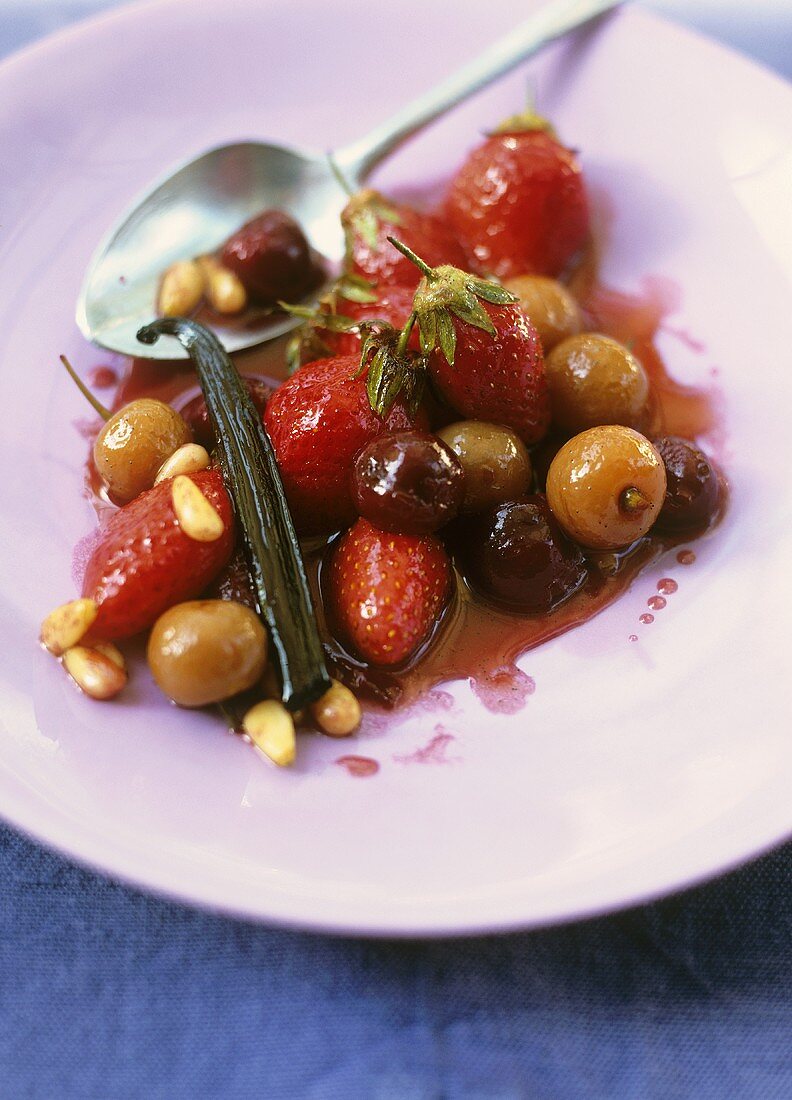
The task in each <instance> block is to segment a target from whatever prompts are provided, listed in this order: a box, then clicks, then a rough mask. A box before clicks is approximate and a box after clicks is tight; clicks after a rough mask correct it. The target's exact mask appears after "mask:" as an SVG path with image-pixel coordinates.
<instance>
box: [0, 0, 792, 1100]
mask: <svg viewBox="0 0 792 1100" xmlns="http://www.w3.org/2000/svg"><path fill="white" fill-rule="evenodd" d="M113 2H117V0H0V56H1V55H2V54H3V53H6V52H9V51H10V50H11V49H12V48H15V47H17V46H19V45H22V44H24V42H25V41H27V40H30V39H33V38H35V37H38V36H39V35H40V34H42V33H44V32H45V31H48V30H52V29H56V28H57V27H59V26H61V25H63V24H65V23H68V22H70V21H71V20H73V19H74V18H76V17H77V16H79V15H81V14H88V13H92V12H94V11H97V10H100V9H101V8H104V7H109V6H111V4H112V3H113ZM655 6H658V7H661V8H662V7H663V5H661V4H658V5H655ZM696 7H697V6H696V4H693V3H691V4H690V5H689V8H690V9H691V19H694V17H695V14H696V12H695V10H693V9H696ZM698 7H699V8H701V10H702V11H703V5H701V4H699V5H698ZM686 10H687V9H686ZM708 10H709V9H708ZM751 18H752V16H751V12H748V13H747V15H746V17H745V19H746V22H745V28H744V29H748V30H750V26H751ZM710 29H713V28H710ZM779 41H780V39H779V38H778V36H777V35H776V36H773V35H765V36H764V37H763V38H762V41H761V42H760V43H759V46H760V47H761V49H762V50H765V51H768V50H770V49H771V47H772V45H773V42H775V43H776V45H778V43H779ZM737 44H738V45H740V44H741V42H740V41H739V40H738V41H737ZM748 44H749V43H747V42H746V45H748ZM760 55H761V51H760ZM779 58H782V59H783V60H784V62H785V63H787V64H788V62H789V52H788V51H787V52H786V53H784V54H779ZM765 59H766V60H768V61H769V62H770V63H772V62H773V60H774V58H773V57H771V56H770V54H769V53H766V55H765ZM787 72H788V73H789V75H792V71H790V70H789V69H787ZM790 887H792V846H790V847H787V848H786V849H783V850H781V851H779V852H777V853H775V854H774V855H771V856H768V857H766V858H765V859H763V860H761V861H759V862H757V863H755V864H753V865H752V866H749V867H746V868H744V869H743V870H741V871H738V872H736V873H734V874H732V875H730V876H728V877H726V878H724V879H721V880H720V881H718V882H715V883H713V884H711V885H709V886H706V887H703V888H700V889H698V890H694V891H691V892H689V893H687V894H685V895H682V896H680V897H677V898H673V899H670V900H667V901H664V902H661V903H659V904H656V905H651V906H647V907H645V908H642V909H638V910H634V911H632V912H628V913H623V914H620V915H617V916H613V917H609V918H603V919H600V920H596V921H590V922H588V923H585V924H579V925H574V926H570V927H567V928H561V929H555V930H550V931H545V932H535V933H530V934H524V935H514V936H504V937H499V938H496V937H490V938H480V939H473V940H458V941H448V942H443V943H387V942H382V941H356V940H351V939H337V940H336V939H329V938H324V937H319V936H306V935H301V934H298V933H293V932H284V931H273V930H271V929H266V928H259V927H255V926H253V925H248V924H244V923H241V922H236V921H231V920H227V919H224V918H220V917H214V916H209V915H206V914H203V913H198V912H193V911H191V910H188V909H184V908H182V907H181V906H178V905H172V904H168V903H166V902H163V901H159V900H154V899H151V898H147V897H144V896H142V895H140V894H138V893H135V892H133V891H131V890H127V889H125V888H123V887H121V886H118V885H115V884H113V883H111V882H108V881H106V880H104V879H100V878H98V877H97V876H95V875H93V874H91V873H89V872H86V871H83V870H81V869H78V868H76V867H74V866H72V865H71V864H69V863H67V862H66V861H64V860H62V859H60V858H59V857H57V856H54V855H51V854H49V853H47V852H44V851H42V850H41V849H39V848H37V847H36V846H35V845H33V844H31V843H30V842H28V841H27V840H25V839H23V838H21V837H19V836H18V835H16V834H15V833H13V832H11V831H10V830H7V829H2V828H0V1020H1V1021H2V1027H0V1098H2V1100H16V1098H22V1097H31V1098H34V1100H37V1098H42V1100H72V1098H74V1100H94V1098H96V1100H126V1098H130V1100H132V1098H134V1100H137V1098H145V1100H157V1098H160V1097H162V1098H165V1097H167V1098H168V1100H180V1098H181V1097H185V1098H189V1100H201V1098H203V1097H207V1098H212V1100H214V1098H222V1100H235V1098H236V1097H240V1098H241V1097H244V1098H248V1097H251V1096H261V1097H266V1098H268V1100H269V1098H275V1100H288V1098H291V1097H295V1098H299V1100H303V1098H305V1100H314V1098H316V1100H325V1098H327V1100H334V1098H336V1097H338V1098H342V1097H343V1098H345V1100H347V1098H351V1100H355V1098H357V1097H365V1098H369V1097H371V1098H374V1100H391V1098H393V1100H413V1098H415V1100H442V1098H445V1097H449V1098H452V1100H457V1098H459V1100H467V1098H471V1100H511V1098H522V1097H527V1098H533V1097H536V1098H539V1100H580V1098H586V1100H600V1098H603V1100H605V1098H607V1100H655V1098H657V1100H726V1098H728V1100H789V1098H790V1097H792V1055H791V1054H790V1047H791V1045H792V1044H791V1042H790V1040H792V889H790Z"/></svg>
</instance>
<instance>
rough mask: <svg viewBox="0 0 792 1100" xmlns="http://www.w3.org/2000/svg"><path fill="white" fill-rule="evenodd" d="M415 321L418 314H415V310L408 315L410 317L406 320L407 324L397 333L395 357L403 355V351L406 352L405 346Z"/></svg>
mask: <svg viewBox="0 0 792 1100" xmlns="http://www.w3.org/2000/svg"><path fill="white" fill-rule="evenodd" d="M417 319H418V314H417V313H416V312H415V310H413V311H412V313H411V314H410V316H409V317H408V318H407V324H406V325H405V326H404V328H403V329H402V330H401V332H400V333H399V342H398V344H397V345H396V354H397V355H404V353H405V351H407V345H408V343H409V342H410V336H411V334H412V330H413V325H414V324H415V322H416V320H417Z"/></svg>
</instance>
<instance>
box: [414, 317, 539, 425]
mask: <svg viewBox="0 0 792 1100" xmlns="http://www.w3.org/2000/svg"><path fill="white" fill-rule="evenodd" d="M482 306H483V308H484V309H485V310H486V312H487V314H488V315H489V318H490V320H491V321H492V323H493V325H494V327H495V336H492V335H490V333H488V332H486V331H485V330H484V329H480V328H476V327H475V326H473V325H470V324H468V323H466V322H465V321H460V320H459V319H458V318H457V317H454V318H453V321H452V323H453V325H454V328H455V330H456V335H457V344H456V354H455V356H454V365H453V366H451V364H450V363H449V362H448V361H447V359H446V357H445V356H444V355H443V352H442V351H441V349H440V348H439V347H436V348H435V349H434V350H433V351H432V353H431V355H430V357H429V374H430V377H431V379H432V382H433V384H434V386H435V388H436V389H437V392H438V393H439V395H440V396H441V397H442V398H443V400H444V401H446V402H447V403H448V404H449V405H450V406H451V407H452V408H453V409H455V410H456V411H457V412H458V413H460V414H461V415H462V416H464V417H466V418H469V419H471V420H487V421H490V422H493V423H495V424H504V425H506V427H508V428H513V429H514V431H515V432H516V433H517V434H518V435H519V437H520V439H522V441H523V442H524V443H527V444H528V445H530V444H532V443H537V442H538V441H539V440H540V439H541V438H542V437H543V436H544V435H545V433H546V432H547V428H548V425H549V423H550V400H549V396H548V392H547V380H546V378H545V369H544V359H543V355H542V345H541V344H540V343H539V337H538V335H537V333H536V329H535V328H534V327H533V325H532V324H531V323H530V321H529V320H528V318H527V317H526V316H525V314H524V313H523V311H522V310H521V309H520V308H519V307H518V306H514V305H505V306H497V305H492V304H490V303H489V302H483V303H482Z"/></svg>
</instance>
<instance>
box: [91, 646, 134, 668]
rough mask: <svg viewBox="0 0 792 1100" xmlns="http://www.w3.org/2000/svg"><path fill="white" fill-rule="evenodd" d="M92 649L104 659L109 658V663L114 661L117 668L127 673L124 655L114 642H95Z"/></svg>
mask: <svg viewBox="0 0 792 1100" xmlns="http://www.w3.org/2000/svg"><path fill="white" fill-rule="evenodd" d="M91 649H95V650H96V651H97V652H98V653H101V654H102V656H103V657H107V659H108V661H112V662H113V664H114V665H115V666H116V667H117V668H120V669H121V670H122V671H123V672H126V661H125V659H124V654H123V653H122V652H121V650H120V649H119V648H118V646H114V645H113V643H112V642H94V644H93V645H92V646H91Z"/></svg>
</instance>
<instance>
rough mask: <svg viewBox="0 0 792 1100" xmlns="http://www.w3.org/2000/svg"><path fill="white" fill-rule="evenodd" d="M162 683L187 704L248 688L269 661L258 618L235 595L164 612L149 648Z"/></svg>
mask: <svg viewBox="0 0 792 1100" xmlns="http://www.w3.org/2000/svg"><path fill="white" fill-rule="evenodd" d="M146 655H147V657H148V663H149V667H150V669H151V672H152V675H153V676H154V679H155V680H156V682H157V685H158V686H159V688H160V689H161V690H162V691H163V692H164V693H165V695H167V696H168V698H169V699H172V700H173V702H174V703H178V704H179V705H180V706H183V707H203V706H206V705H207V704H209V703H219V702H221V701H222V700H223V699H230V698H231V696H232V695H237V694H238V693H239V692H240V691H247V690H248V689H249V688H252V687H254V685H255V684H256V683H257V682H258V681H259V680H260V679H261V676H262V674H263V672H264V668H265V666H266V664H267V633H266V631H265V629H264V627H263V626H262V623H261V620H260V619H259V617H258V616H257V615H256V614H254V612H252V611H251V610H250V608H248V607H245V606H244V605H243V604H240V603H233V602H232V601H230V600H191V601H188V602H186V603H179V604H177V605H176V606H175V607H171V608H169V609H168V610H167V611H165V612H164V613H163V614H162V615H160V617H159V618H158V619H157V621H156V622H155V624H154V627H153V629H152V631H151V635H150V636H149V641H148V647H147V651H146Z"/></svg>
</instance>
